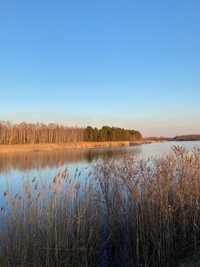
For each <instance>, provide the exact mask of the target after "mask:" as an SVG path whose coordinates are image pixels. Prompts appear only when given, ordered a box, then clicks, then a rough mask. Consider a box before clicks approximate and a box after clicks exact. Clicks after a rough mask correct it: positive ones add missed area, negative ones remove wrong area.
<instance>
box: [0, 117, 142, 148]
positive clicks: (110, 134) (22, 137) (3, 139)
mask: <svg viewBox="0 0 200 267" xmlns="http://www.w3.org/2000/svg"><path fill="white" fill-rule="evenodd" d="M140 139H142V135H141V133H140V132H139V131H135V130H128V129H122V128H117V127H108V126H104V127H102V128H101V129H98V128H92V127H90V126H88V127H87V128H78V127H66V126H62V125H58V124H54V123H50V124H48V125H46V124H43V123H35V124H33V123H24V122H23V123H19V124H12V123H10V122H0V144H1V145H11V144H44V143H49V144H64V143H67V142H84V141H94V142H100V141H137V140H140Z"/></svg>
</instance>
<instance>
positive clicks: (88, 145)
mask: <svg viewBox="0 0 200 267" xmlns="http://www.w3.org/2000/svg"><path fill="white" fill-rule="evenodd" d="M152 143H159V142H158V141H152V140H140V141H131V142H130V141H109V142H108V141H106V142H77V143H76V142H71V143H64V144H23V145H22V144H15V145H12V144H11V145H0V154H6V153H30V152H54V151H61V150H70V149H77V150H79V149H95V148H111V147H112V148H115V147H116V148H117V147H123V146H134V145H144V144H152Z"/></svg>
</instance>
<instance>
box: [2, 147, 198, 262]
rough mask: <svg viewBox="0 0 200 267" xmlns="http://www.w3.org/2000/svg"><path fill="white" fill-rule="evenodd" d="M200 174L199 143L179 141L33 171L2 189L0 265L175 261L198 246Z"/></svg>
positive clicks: (192, 251)
mask: <svg viewBox="0 0 200 267" xmlns="http://www.w3.org/2000/svg"><path fill="white" fill-rule="evenodd" d="M83 176H84V177H85V179H84V180H83V179H82V178H81V177H83ZM199 177H200V150H198V149H195V150H194V151H192V152H186V151H185V150H184V149H183V148H180V147H176V148H174V152H173V153H172V154H170V155H169V156H167V157H165V158H160V159H151V160H140V161H138V160H135V159H134V158H130V157H129V158H123V159H121V160H107V161H103V160H101V161H99V162H98V163H97V164H96V165H95V166H94V168H93V169H92V171H91V170H86V169H84V170H81V171H79V170H75V172H74V173H73V174H72V173H68V171H67V170H65V171H64V172H58V175H57V176H56V177H54V178H52V183H51V184H50V185H44V184H42V183H41V182H40V180H38V179H37V178H33V180H32V182H30V183H28V182H25V184H24V192H22V193H20V194H14V195H13V194H12V192H9V191H6V192H4V194H3V197H4V199H5V201H6V202H7V206H6V207H2V208H1V211H0V212H1V213H0V225H1V227H0V240H1V242H0V246H1V249H0V266H16V267H17V266H20V267H23V266H24V267H25V266H26V267H27V266H35V267H36V266H37V267H40V266H43V267H44V266H52V267H53V266H59V267H60V266H61V267H62V266H63V267H65V266H66V267H68V266H70V267H97V266H99V267H118V266H119V267H120V266H130V267H173V266H174V267H177V266H179V261H181V263H182V262H183V258H184V257H186V256H190V255H191V254H193V253H195V252H196V251H198V250H199V246H200V179H199ZM180 266H182V265H180Z"/></svg>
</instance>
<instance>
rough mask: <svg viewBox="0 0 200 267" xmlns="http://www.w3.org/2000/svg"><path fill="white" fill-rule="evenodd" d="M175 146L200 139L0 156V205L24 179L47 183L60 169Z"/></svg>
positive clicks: (162, 151) (161, 151) (164, 150)
mask: <svg viewBox="0 0 200 267" xmlns="http://www.w3.org/2000/svg"><path fill="white" fill-rule="evenodd" d="M174 145H181V146H184V147H185V148H187V149H192V148H193V147H194V146H199V147H200V142H163V143H157V144H149V145H141V146H130V147H121V148H109V149H89V150H75V151H57V152H50V153H49V152H45V153H41V152H33V153H26V154H23V153H19V154H13V155H9V154H8V155H0V204H2V201H3V199H4V198H3V193H4V192H5V191H6V190H9V191H12V192H13V193H15V192H20V191H21V190H22V188H23V184H24V182H25V181H27V180H32V179H33V177H37V178H38V179H39V180H40V181H41V182H42V183H46V182H50V181H51V180H52V179H53V177H54V176H55V175H56V173H57V172H58V170H63V169H65V168H68V169H69V171H70V172H72V173H73V172H75V170H76V168H79V169H81V170H82V171H83V173H84V170H85V169H87V168H88V167H90V166H91V165H92V164H93V163H94V162H96V161H97V160H98V159H104V160H106V159H109V158H116V159H117V158H121V157H124V156H125V155H134V156H135V157H137V158H149V157H152V156H153V157H160V156H163V155H166V154H169V153H170V152H171V148H172V147H173V146H174Z"/></svg>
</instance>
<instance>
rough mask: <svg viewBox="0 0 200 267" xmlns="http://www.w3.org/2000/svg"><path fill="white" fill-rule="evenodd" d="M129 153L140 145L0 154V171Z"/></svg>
mask: <svg viewBox="0 0 200 267" xmlns="http://www.w3.org/2000/svg"><path fill="white" fill-rule="evenodd" d="M129 153H131V154H139V153H140V147H138V146H137V147H134V148H133V147H132V148H119V149H118V148H114V149H88V150H67V151H54V152H31V153H15V154H2V155H0V172H5V171H9V170H12V169H14V170H22V171H25V170H31V169H43V168H53V167H61V166H63V165H67V164H72V163H78V162H86V163H91V162H93V161H96V160H98V159H104V160H106V159H109V158H117V157H123V156H125V155H127V154H129Z"/></svg>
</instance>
